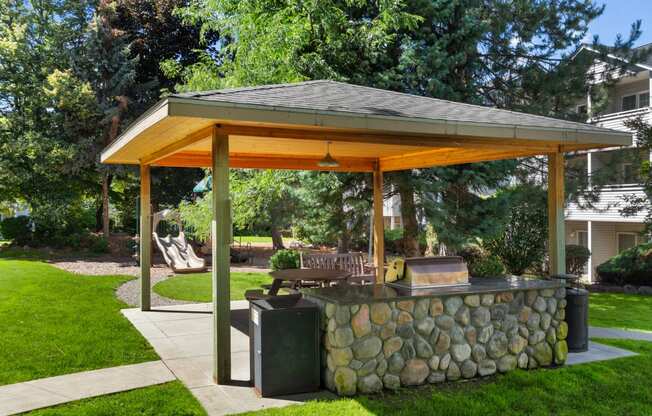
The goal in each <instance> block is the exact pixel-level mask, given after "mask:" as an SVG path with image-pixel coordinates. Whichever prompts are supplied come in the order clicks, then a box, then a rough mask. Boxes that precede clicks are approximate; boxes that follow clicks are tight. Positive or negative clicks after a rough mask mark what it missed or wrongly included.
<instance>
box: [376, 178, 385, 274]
mask: <svg viewBox="0 0 652 416" xmlns="http://www.w3.org/2000/svg"><path fill="white" fill-rule="evenodd" d="M384 265H385V225H384V219H383V172H381V171H380V170H379V169H378V166H376V168H375V169H374V266H376V283H377V284H381V283H384V281H385V268H384Z"/></svg>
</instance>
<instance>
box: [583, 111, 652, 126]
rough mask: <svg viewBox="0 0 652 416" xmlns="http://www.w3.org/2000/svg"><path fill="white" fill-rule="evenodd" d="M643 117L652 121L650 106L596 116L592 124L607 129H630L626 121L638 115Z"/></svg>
mask: <svg viewBox="0 0 652 416" xmlns="http://www.w3.org/2000/svg"><path fill="white" fill-rule="evenodd" d="M640 116H642V117H643V120H645V121H648V122H650V121H652V112H651V111H650V107H645V108H638V109H636V110H630V111H623V112H618V113H614V114H607V115H604V116H601V117H595V118H593V119H592V120H591V122H592V123H591V124H595V125H596V126H599V127H604V128H606V129H613V130H621V131H629V129H628V128H627V127H625V121H627V120H630V119H635V118H637V117H640Z"/></svg>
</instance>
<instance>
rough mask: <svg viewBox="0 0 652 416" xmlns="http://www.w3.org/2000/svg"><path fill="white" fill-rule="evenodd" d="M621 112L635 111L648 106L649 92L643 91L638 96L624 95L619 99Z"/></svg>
mask: <svg viewBox="0 0 652 416" xmlns="http://www.w3.org/2000/svg"><path fill="white" fill-rule="evenodd" d="M621 106H622V111H629V110H635V109H637V108H644V107H649V106H650V92H649V91H644V92H639V93H638V94H632V95H625V96H624V97H622V99H621Z"/></svg>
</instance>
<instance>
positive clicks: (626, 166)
mask: <svg viewBox="0 0 652 416" xmlns="http://www.w3.org/2000/svg"><path fill="white" fill-rule="evenodd" d="M621 175H622V178H623V183H624V184H627V183H636V182H637V181H638V180H637V179H638V175H637V174H636V168H635V167H634V164H633V163H629V162H627V163H622V164H621Z"/></svg>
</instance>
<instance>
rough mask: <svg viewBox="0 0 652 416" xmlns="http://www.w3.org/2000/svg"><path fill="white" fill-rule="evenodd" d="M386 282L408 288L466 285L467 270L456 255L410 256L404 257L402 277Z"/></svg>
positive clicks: (467, 281)
mask: <svg viewBox="0 0 652 416" xmlns="http://www.w3.org/2000/svg"><path fill="white" fill-rule="evenodd" d="M388 284H390V285H392V286H399V287H403V288H409V289H423V288H429V287H440V286H461V285H468V284H469V271H468V269H467V268H466V263H464V260H463V259H462V258H461V257H458V256H438V257H411V258H407V259H405V270H404V273H403V278H402V279H400V280H397V281H396V282H392V283H388Z"/></svg>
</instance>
